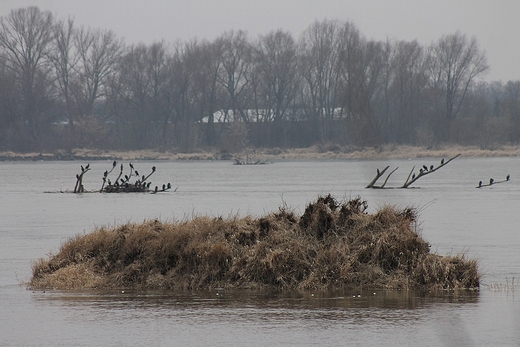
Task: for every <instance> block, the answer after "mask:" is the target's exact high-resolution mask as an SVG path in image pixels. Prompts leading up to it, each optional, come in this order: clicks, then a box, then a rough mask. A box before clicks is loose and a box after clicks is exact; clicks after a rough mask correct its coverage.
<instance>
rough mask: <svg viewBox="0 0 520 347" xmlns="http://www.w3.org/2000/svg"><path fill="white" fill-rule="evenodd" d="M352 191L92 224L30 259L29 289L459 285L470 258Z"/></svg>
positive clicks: (465, 284) (411, 214)
mask: <svg viewBox="0 0 520 347" xmlns="http://www.w3.org/2000/svg"><path fill="white" fill-rule="evenodd" d="M367 207H368V205H367V203H366V201H363V200H361V199H360V198H356V199H351V200H348V201H337V200H336V199H335V198H334V197H332V196H331V195H327V196H321V197H318V198H317V200H316V201H315V202H312V203H309V204H308V205H307V206H306V209H305V212H304V213H303V215H302V216H297V215H296V214H295V213H294V212H293V211H291V210H289V209H288V208H287V207H286V206H284V207H280V208H279V209H278V210H277V211H275V212H272V213H269V214H267V215H265V216H262V217H260V218H255V217H253V216H246V217H238V216H232V217H229V218H222V217H210V216H197V217H194V218H193V219H190V220H180V221H174V222H161V221H159V220H149V221H145V222H143V223H128V224H124V225H121V226H117V227H113V228H108V227H101V228H97V229H95V230H94V231H92V232H91V233H88V234H84V235H78V236H75V237H73V238H71V239H70V240H68V241H67V242H65V243H64V244H63V245H62V247H61V249H60V250H59V252H58V253H56V254H52V255H49V256H48V257H47V258H42V259H39V260H37V261H35V262H34V263H33V267H32V270H33V275H32V278H31V280H30V282H29V284H28V287H30V288H32V289H43V288H47V289H48V288H55V289H85V288H129V287H133V288H166V289H208V288H217V287H219V288H278V289H305V290H311V289H312V290H324V289H335V288H336V289H337V288H345V289H353V288H380V289H441V288H442V289H467V288H478V287H479V286H480V275H479V273H478V264H477V262H476V261H474V260H468V259H466V257H465V255H456V256H440V255H438V254H433V253H430V249H429V245H428V243H427V242H426V241H424V240H423V239H422V238H421V237H420V235H419V234H418V231H417V211H416V210H415V209H414V208H405V209H398V208H396V207H393V206H384V207H382V208H380V209H379V210H378V211H377V212H375V213H373V214H369V213H367Z"/></svg>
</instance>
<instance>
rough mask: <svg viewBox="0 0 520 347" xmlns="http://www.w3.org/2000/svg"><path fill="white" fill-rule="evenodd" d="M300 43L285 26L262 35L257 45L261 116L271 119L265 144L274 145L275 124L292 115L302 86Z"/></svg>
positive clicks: (258, 112)
mask: <svg viewBox="0 0 520 347" xmlns="http://www.w3.org/2000/svg"><path fill="white" fill-rule="evenodd" d="M296 54H297V47H296V44H295V42H294V39H293V38H292V36H291V34H290V33H288V32H284V31H282V30H278V31H274V32H271V33H270V34H268V35H266V36H263V37H260V39H259V41H258V44H257V45H256V48H255V49H254V62H255V67H256V74H255V75H254V76H255V77H256V78H255V79H254V82H255V83H254V89H255V99H256V102H255V104H256V109H257V114H258V116H259V117H258V120H264V121H265V122H267V125H268V129H267V136H262V137H263V138H265V141H263V143H262V144H263V145H267V146H270V145H271V136H270V135H271V127H272V126H273V123H274V125H276V124H280V123H282V120H283V119H286V120H287V118H288V116H289V113H290V112H289V111H290V110H289V106H291V105H292V104H294V100H295V97H296V91H297V88H298V80H297V78H298V60H297V56H296Z"/></svg>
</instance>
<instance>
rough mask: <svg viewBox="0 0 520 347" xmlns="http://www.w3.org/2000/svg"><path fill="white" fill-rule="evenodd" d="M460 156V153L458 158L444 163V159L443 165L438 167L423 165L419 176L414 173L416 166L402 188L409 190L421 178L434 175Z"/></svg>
mask: <svg viewBox="0 0 520 347" xmlns="http://www.w3.org/2000/svg"><path fill="white" fill-rule="evenodd" d="M459 155H460V153H459V154H457V155H456V156H454V157H453V158H450V159H448V161H444V158H442V159H441V163H440V164H439V165H438V166H434V165H430V167H427V166H426V165H423V167H422V168H420V169H419V173H418V174H417V175H416V174H415V173H414V170H415V166H414V167H413V168H412V170H411V171H410V173H409V174H408V177H407V178H406V182H404V184H403V185H402V187H401V188H408V187H409V186H411V185H412V184H414V183H415V182H416V181H417V180H419V179H420V178H422V177H424V176H426V175H429V174H432V173H434V172H435V171H437V170H439V169H440V168H443V167H444V166H446V165H448V163H449V162H451V161H452V160H454V159H455V158H457V157H458V156H459Z"/></svg>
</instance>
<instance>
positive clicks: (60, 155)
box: [0, 145, 520, 162]
mask: <svg viewBox="0 0 520 347" xmlns="http://www.w3.org/2000/svg"><path fill="white" fill-rule="evenodd" d="M459 153H460V154H461V156H462V157H520V146H502V147H500V148H499V149H496V150H484V149H480V148H478V147H471V146H458V145H455V146H440V147H438V148H434V149H430V148H425V147H415V146H396V145H385V146H381V147H377V148H373V147H371V148H363V149H353V148H347V147H340V146H336V145H330V146H312V147H308V148H288V149H281V148H268V149H251V150H248V151H241V152H237V153H229V152H221V151H219V150H217V149H214V150H211V149H201V150H195V151H191V152H182V151H178V150H161V151H159V150H136V151H113V150H92V149H74V150H72V151H56V152H53V153H15V152H0V161H44V160H58V161H70V160H75V161H94V160H171V161H184V160H234V159H240V160H242V161H247V160H249V161H252V162H255V161H262V162H265V161H269V162H270V161H280V160H307V159H316V160H320V159H323V160H334V159H337V160H341V159H413V158H425V157H438V158H441V157H445V158H447V157H453V156H455V155H457V154H459Z"/></svg>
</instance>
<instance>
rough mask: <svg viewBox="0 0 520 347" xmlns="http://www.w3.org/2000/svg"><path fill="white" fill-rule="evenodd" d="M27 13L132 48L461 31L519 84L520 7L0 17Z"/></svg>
mask: <svg viewBox="0 0 520 347" xmlns="http://www.w3.org/2000/svg"><path fill="white" fill-rule="evenodd" d="M29 5H36V6H38V7H40V9H42V10H49V11H51V12H53V13H54V14H56V15H58V17H59V18H63V19H64V18H67V17H68V16H69V15H70V16H73V17H74V18H75V20H76V23H77V24H80V25H87V26H91V27H94V28H107V29H112V30H114V31H115V32H116V33H117V34H118V35H119V36H121V37H124V38H125V41H126V42H127V43H137V42H145V43H151V42H153V41H159V40H161V39H164V40H165V41H167V42H173V41H175V40H177V39H180V40H183V41H187V40H190V39H193V38H204V39H208V40H213V39H214V38H216V37H217V36H219V35H220V34H222V33H224V32H225V31H227V30H231V29H234V30H239V29H242V30H246V31H247V32H248V33H249V36H250V37H252V38H256V37H257V36H258V35H263V34H267V33H269V32H270V31H271V30H276V29H284V30H287V31H290V32H291V33H292V34H293V35H294V37H295V38H298V37H299V35H300V34H301V32H302V31H303V30H304V29H305V28H307V27H308V26H309V25H310V24H312V23H313V22H314V21H315V20H323V19H338V20H340V21H351V22H353V23H354V24H355V25H356V26H357V27H358V28H359V30H360V31H361V33H362V34H363V35H364V36H366V37H367V38H369V39H377V40H385V39H387V38H390V39H399V40H407V41H409V40H414V39H417V40H418V41H419V42H420V43H422V44H424V45H427V44H430V43H431V42H432V41H435V40H437V39H439V38H440V37H441V36H442V35H444V34H452V33H454V32H456V31H457V30H458V31H460V32H461V33H463V34H467V35H468V36H475V37H476V38H477V40H478V42H479V44H480V47H481V48H483V49H485V50H486V52H487V57H488V62H489V65H490V66H491V70H490V72H489V73H488V74H487V76H486V77H485V79H486V80H488V81H491V80H502V81H504V82H506V81H508V80H520V0H313V1H310V0H262V1H252V0H0V15H1V16H4V15H6V14H8V13H9V11H10V10H12V9H14V8H20V7H25V6H29Z"/></svg>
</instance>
